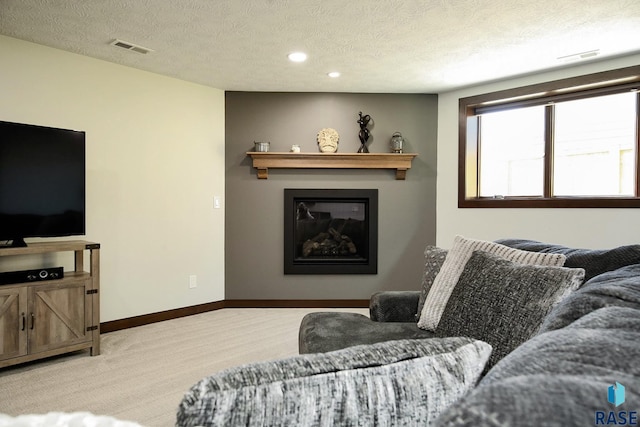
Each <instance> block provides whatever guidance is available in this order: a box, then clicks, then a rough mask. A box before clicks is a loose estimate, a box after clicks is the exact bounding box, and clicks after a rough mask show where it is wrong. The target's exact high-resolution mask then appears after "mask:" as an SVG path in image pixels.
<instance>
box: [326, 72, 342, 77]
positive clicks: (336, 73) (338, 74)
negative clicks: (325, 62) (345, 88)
mask: <svg viewBox="0 0 640 427" xmlns="http://www.w3.org/2000/svg"><path fill="white" fill-rule="evenodd" d="M327 76H329V77H331V78H334V79H335V78H336V77H340V73H339V72H337V71H332V72H330V73H327Z"/></svg>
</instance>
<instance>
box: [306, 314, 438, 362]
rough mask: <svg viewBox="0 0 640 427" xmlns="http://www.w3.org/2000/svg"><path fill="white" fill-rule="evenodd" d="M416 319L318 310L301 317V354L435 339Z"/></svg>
mask: <svg viewBox="0 0 640 427" xmlns="http://www.w3.org/2000/svg"><path fill="white" fill-rule="evenodd" d="M433 336H434V335H433V332H429V331H423V330H422V329H420V328H418V326H417V325H416V322H374V321H373V320H371V319H369V318H368V317H367V316H364V315H362V314H358V313H341V312H318V313H309V314H307V315H305V316H304V317H303V318H302V322H301V323H300V329H299V332H298V350H299V352H300V354H306V353H320V352H322V353H324V352H328V351H334V350H340V349H343V348H347V347H352V346H355V345H360V344H374V343H378V342H382V341H391V340H400V339H419V338H432V337H433Z"/></svg>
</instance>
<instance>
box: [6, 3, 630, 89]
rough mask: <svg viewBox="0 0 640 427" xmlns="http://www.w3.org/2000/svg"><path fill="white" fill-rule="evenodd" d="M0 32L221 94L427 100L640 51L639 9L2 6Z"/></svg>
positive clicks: (494, 5)
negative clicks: (576, 57) (417, 96)
mask: <svg viewBox="0 0 640 427" xmlns="http://www.w3.org/2000/svg"><path fill="white" fill-rule="evenodd" d="M0 34H3V35H6V36H9V37H14V38H17V39H22V40H27V41H31V42H34V43H38V44H42V45H45V46H50V47H54V48H58V49H63V50H66V51H70V52H74V53H78V54H81V55H86V56H90V57H94V58H99V59H102V60H105V61H110V62H114V63H117V64H122V65H126V66H130V67H134V68H138V69H142V70H147V71H151V72H155V73H158V74H163V75H167V76H171V77H175V78H179V79H183V80H187V81H191V82H195V83H200V84H204V85H208V86H212V87H215V88H219V89H223V90H238V91H287V92H289V91H296V92H397V93H403V92H409V93H437V92H442V91H446V90H449V89H453V88H458V87H462V86H468V85H471V84H476V83H480V82H486V81H491V80H497V79H502V78H506V77H511V76H517V75H522V74H527V73H532V72H537V71H541V70H547V69H550V68H557V67H562V66H568V65H570V64H568V63H566V62H563V61H561V60H558V59H557V58H558V57H562V56H566V55H571V54H575V53H580V52H585V51H591V50H594V49H599V50H600V53H599V55H598V56H596V57H595V60H597V59H602V58H608V57H613V56H620V55H626V54H630V53H637V52H640V0H600V1H596V0H537V1H524V0H422V1H418V0H404V1H403V0H366V1H365V0H351V1H348V2H347V1H344V0H179V1H176V0H80V1H72V0H66V1H55V0H0ZM114 39H121V40H124V41H127V42H130V43H134V44H137V45H141V46H144V47H147V48H149V49H153V52H151V53H148V54H146V55H145V54H140V53H136V52H131V51H127V50H123V49H120V48H117V47H114V46H111V45H110V42H112V41H113V40H114ZM297 50H302V51H304V52H306V53H307V54H308V55H309V59H308V60H307V61H306V62H305V63H301V64H294V63H291V62H289V61H288V60H287V54H288V53H290V52H292V51H297ZM0 60H1V58H0ZM589 60H594V59H589ZM329 71H339V72H341V73H342V76H341V77H339V78H337V79H331V78H329V77H327V75H326V74H327V73H328V72H329Z"/></svg>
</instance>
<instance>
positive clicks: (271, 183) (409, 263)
mask: <svg viewBox="0 0 640 427" xmlns="http://www.w3.org/2000/svg"><path fill="white" fill-rule="evenodd" d="M436 106H437V96H436V95H420V94H413V95H411V94H356V93H257V92H227V94H226V109H225V111H226V123H227V124H226V144H227V145H226V158H227V160H226V167H227V175H226V190H227V191H226V193H227V211H226V216H227V217H226V269H225V270H226V297H227V299H303V300H308V299H311V300H315V299H368V298H369V297H370V296H371V294H372V293H374V292H376V291H379V290H388V289H411V288H414V289H418V288H419V286H420V276H421V273H422V265H423V264H422V261H423V258H424V256H423V251H424V247H425V245H426V244H433V243H434V242H435V220H436V218H435V187H436V184H435V173H436V172H435V166H436V131H437V129H436V121H437V109H436ZM358 111H363V112H364V113H365V114H370V115H371V116H372V117H373V120H374V126H373V127H372V128H371V135H372V138H371V140H370V141H371V143H370V144H369V150H370V151H371V152H389V140H390V138H391V135H392V134H393V132H394V131H400V132H402V135H403V136H404V137H405V138H406V139H407V147H406V151H407V152H415V153H418V157H417V158H416V159H415V160H414V161H413V167H412V168H411V169H410V170H409V171H408V172H407V179H406V181H397V180H395V174H394V172H392V171H390V170H345V169H341V170H339V169H292V170H283V169H279V170H271V171H270V172H269V179H267V180H258V179H257V178H256V172H255V169H253V168H252V167H251V162H250V159H248V158H247V156H246V152H247V151H250V150H251V149H252V148H253V141H254V140H258V141H270V142H271V150H272V151H288V150H289V149H290V147H291V145H292V144H299V145H300V147H301V150H302V151H303V152H312V153H317V152H318V146H317V143H316V135H317V132H318V131H319V130H320V129H322V128H325V127H332V128H335V129H336V130H337V131H338V133H339V134H340V144H339V148H338V152H350V153H355V152H356V151H357V150H358V148H359V146H360V142H359V140H358V131H359V129H360V128H359V126H358V124H357V123H356V121H357V119H358ZM285 188H377V189H378V190H379V191H378V197H379V227H378V228H379V234H378V244H379V251H378V258H379V259H378V274H377V275H286V276H285V275H284V272H283V241H284V237H283V234H284V225H283V222H284V216H283V215H284V213H283V210H284V208H283V203H284V195H283V194H284V192H283V190H284V189H285Z"/></svg>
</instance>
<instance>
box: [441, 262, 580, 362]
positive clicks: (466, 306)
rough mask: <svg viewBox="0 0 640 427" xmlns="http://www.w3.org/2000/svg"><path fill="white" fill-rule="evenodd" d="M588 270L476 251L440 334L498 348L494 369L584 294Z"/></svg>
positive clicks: (442, 323) (448, 305)
mask: <svg viewBox="0 0 640 427" xmlns="http://www.w3.org/2000/svg"><path fill="white" fill-rule="evenodd" d="M583 277H584V270H583V269H581V268H580V269H578V268H575V269H571V268H563V267H552V266H540V265H523V264H518V263H516V262H512V261H508V260H505V259H503V258H500V257H498V256H496V255H492V254H489V253H486V252H483V251H474V252H473V255H472V256H471V258H470V259H469V261H468V262H467V263H466V265H465V267H464V270H463V271H462V274H461V275H460V279H459V280H458V284H457V285H456V287H455V288H454V289H453V292H452V294H451V298H449V302H448V303H447V306H446V308H445V310H444V313H443V315H442V319H441V321H440V324H439V325H438V328H437V329H436V335H437V336H440V337H443V336H449V337H453V336H467V337H472V338H476V339H479V340H482V341H486V342H488V343H489V344H491V346H492V347H493V353H492V355H491V358H490V359H489V363H488V364H487V366H488V367H490V366H492V365H494V364H495V363H496V362H497V361H498V360H500V359H502V358H503V357H504V356H505V355H507V354H508V353H510V352H511V351H513V350H514V349H515V348H516V347H517V346H518V345H520V344H522V343H523V342H525V341H526V340H528V339H529V338H531V337H533V336H534V335H535V334H536V333H537V332H538V329H539V328H540V325H541V324H542V321H543V320H544V318H545V316H546V315H547V314H548V313H549V311H550V310H551V308H552V307H553V306H554V305H555V304H557V303H558V302H559V301H561V300H562V299H563V298H565V297H566V296H567V295H568V294H569V293H570V292H572V291H574V290H576V289H578V287H579V286H580V285H581V284H582V279H583Z"/></svg>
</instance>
